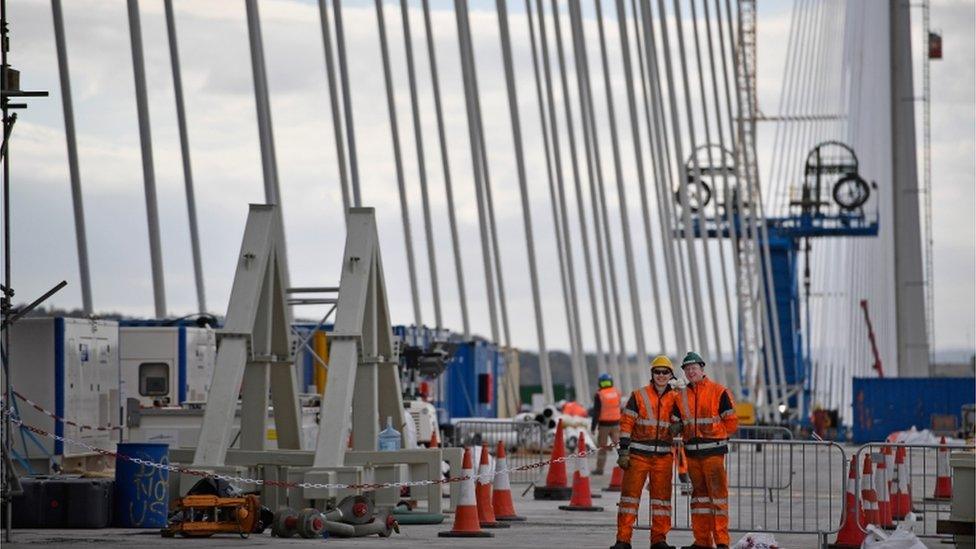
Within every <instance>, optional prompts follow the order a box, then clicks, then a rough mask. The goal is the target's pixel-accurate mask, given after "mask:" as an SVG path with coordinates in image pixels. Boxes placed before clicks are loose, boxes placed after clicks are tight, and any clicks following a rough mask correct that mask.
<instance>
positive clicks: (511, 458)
mask: <svg viewBox="0 0 976 549" xmlns="http://www.w3.org/2000/svg"><path fill="white" fill-rule="evenodd" d="M545 431H546V429H545V427H544V426H543V425H542V424H540V423H537V422H535V421H498V420H468V419H464V420H460V421H458V422H456V423H454V429H453V433H452V434H451V436H450V437H448V438H447V441H446V444H447V445H449V446H454V447H465V446H481V445H488V448H489V450H490V451H491V452H492V453H494V452H495V446H497V444H498V442H499V441H501V442H502V444H504V445H505V451H506V453H507V456H508V465H509V467H516V466H521V465H528V464H530V463H535V462H537V461H539V460H540V459H542V458H544V457H545V456H546V455H548V452H547V451H546V447H545ZM475 459H476V460H477V456H475ZM538 475H539V469H538V468H536V469H529V470H526V471H516V472H514V473H511V474H510V475H509V481H510V482H512V483H513V484H528V483H530V482H533V481H535V480H537V476H538Z"/></svg>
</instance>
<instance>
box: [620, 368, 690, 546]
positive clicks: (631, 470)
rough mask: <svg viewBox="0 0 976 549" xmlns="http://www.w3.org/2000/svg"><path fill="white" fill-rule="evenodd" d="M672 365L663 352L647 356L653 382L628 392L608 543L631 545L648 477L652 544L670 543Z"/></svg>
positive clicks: (674, 412) (674, 429)
mask: <svg viewBox="0 0 976 549" xmlns="http://www.w3.org/2000/svg"><path fill="white" fill-rule="evenodd" d="M673 378H674V366H673V365H672V364H671V360H670V359H668V357H666V356H658V357H656V358H655V359H654V360H653V361H652V362H651V383H650V384H649V385H645V386H644V387H641V388H640V389H637V390H636V391H634V392H633V393H631V394H630V399H629V400H628V401H627V405H626V406H625V407H624V411H623V415H622V416H621V418H620V449H619V450H618V454H619V457H618V458H617V465H619V466H620V468H621V469H623V470H624V479H623V482H622V484H621V487H620V503H618V504H617V506H618V508H617V542H616V543H615V544H614V546H613V547H612V548H611V549H630V539H631V536H632V535H633V532H634V522H636V521H637V510H638V508H639V506H640V498H641V491H642V490H643V488H644V482H645V480H646V481H647V484H648V487H647V488H648V491H649V492H650V496H651V506H650V515H651V521H650V522H651V549H673V548H672V547H671V546H670V545H668V543H667V536H668V532H669V531H670V530H671V475H672V466H673V464H674V459H673V457H672V455H671V444H672V441H673V438H674V433H676V432H678V430H679V429H680V425H679V424H677V423H672V417H677V415H678V413H679V412H678V408H677V399H676V398H675V395H676V394H677V393H676V392H675V391H674V390H672V389H671V387H670V385H669V384H668V382H669V381H671V380H672V379H673Z"/></svg>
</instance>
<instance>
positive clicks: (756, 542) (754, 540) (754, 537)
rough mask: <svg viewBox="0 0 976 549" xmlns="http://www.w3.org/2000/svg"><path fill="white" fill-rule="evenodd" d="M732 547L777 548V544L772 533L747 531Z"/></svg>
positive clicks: (752, 548)
mask: <svg viewBox="0 0 976 549" xmlns="http://www.w3.org/2000/svg"><path fill="white" fill-rule="evenodd" d="M732 549H779V545H777V544H776V538H774V537H773V535H772V534H767V533H758V534H756V533H752V532H749V533H748V534H746V535H744V536H742V539H740V540H739V541H737V542H735V545H733V546H732Z"/></svg>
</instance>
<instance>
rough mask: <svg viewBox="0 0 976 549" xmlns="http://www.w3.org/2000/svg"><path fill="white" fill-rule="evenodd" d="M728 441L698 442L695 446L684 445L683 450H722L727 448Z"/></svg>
mask: <svg viewBox="0 0 976 549" xmlns="http://www.w3.org/2000/svg"><path fill="white" fill-rule="evenodd" d="M728 444H729V443H728V441H725V440H721V441H718V442H700V443H697V444H685V450H708V449H711V448H724V447H726V446H728Z"/></svg>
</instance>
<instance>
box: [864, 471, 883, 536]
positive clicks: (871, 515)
mask: <svg viewBox="0 0 976 549" xmlns="http://www.w3.org/2000/svg"><path fill="white" fill-rule="evenodd" d="M861 508H862V509H863V511H864V512H863V513H862V514H861V520H862V522H861V524H863V525H864V526H865V527H866V526H867V525H869V524H875V525H877V524H878V523H879V522H881V521H880V518H879V516H878V493H877V492H876V491H875V489H874V472H873V471H872V470H871V456H870V455H865V456H864V471H863V472H862V474H861Z"/></svg>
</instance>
